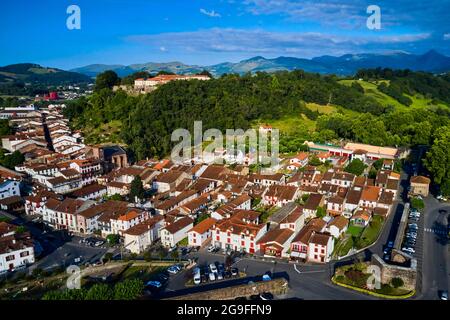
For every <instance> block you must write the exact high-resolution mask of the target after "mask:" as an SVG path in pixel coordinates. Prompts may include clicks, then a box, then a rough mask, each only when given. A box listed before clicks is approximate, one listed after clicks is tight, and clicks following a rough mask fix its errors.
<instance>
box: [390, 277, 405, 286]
mask: <svg viewBox="0 0 450 320" xmlns="http://www.w3.org/2000/svg"><path fill="white" fill-rule="evenodd" d="M391 284H392V286H393V287H394V288H400V287H403V285H404V282H403V279H402V278H398V277H395V278H392V280H391Z"/></svg>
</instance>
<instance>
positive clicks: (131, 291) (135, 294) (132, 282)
mask: <svg viewBox="0 0 450 320" xmlns="http://www.w3.org/2000/svg"><path fill="white" fill-rule="evenodd" d="M143 290H144V283H143V282H142V280H140V279H128V280H125V281H122V282H119V283H117V284H116V285H115V286H114V299H115V300H135V299H137V298H139V297H140V296H141V295H142V292H143Z"/></svg>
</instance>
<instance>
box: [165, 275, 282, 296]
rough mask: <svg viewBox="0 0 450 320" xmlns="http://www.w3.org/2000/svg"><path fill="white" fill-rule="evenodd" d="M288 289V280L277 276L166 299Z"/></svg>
mask: <svg viewBox="0 0 450 320" xmlns="http://www.w3.org/2000/svg"><path fill="white" fill-rule="evenodd" d="M288 289H289V288H288V281H287V280H286V279H284V278H279V279H274V280H271V281H261V282H255V283H252V284H241V285H237V286H232V287H227V288H220V289H215V290H208V291H203V292H198V293H192V294H188V295H184V296H177V297H173V298H169V299H168V300H232V299H235V298H237V297H248V296H251V295H255V294H260V293H263V292H271V293H272V294H274V295H280V294H285V293H286V292H287V291H288Z"/></svg>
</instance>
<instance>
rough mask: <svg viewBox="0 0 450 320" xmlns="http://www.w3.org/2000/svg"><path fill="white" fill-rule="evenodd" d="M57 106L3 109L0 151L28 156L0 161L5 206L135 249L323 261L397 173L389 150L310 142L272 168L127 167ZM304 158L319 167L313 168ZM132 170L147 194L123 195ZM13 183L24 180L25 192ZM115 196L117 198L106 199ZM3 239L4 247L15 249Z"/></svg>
mask: <svg viewBox="0 0 450 320" xmlns="http://www.w3.org/2000/svg"><path fill="white" fill-rule="evenodd" d="M63 109H64V106H63V105H50V106H49V107H48V108H45V109H40V110H37V109H33V110H28V111H27V113H26V115H24V114H21V115H20V116H18V115H13V116H11V117H10V118H9V119H10V123H11V125H12V126H13V127H14V128H15V130H16V134H14V135H12V136H7V137H2V144H3V148H5V149H7V150H8V151H10V152H13V151H16V150H17V151H19V152H21V153H22V154H23V155H24V156H25V162H24V163H23V164H21V165H19V166H17V167H16V168H15V171H13V170H8V169H6V168H1V171H0V173H1V177H2V179H3V180H2V184H1V185H0V203H1V205H2V207H3V206H5V210H12V209H20V206H22V208H23V209H24V211H25V213H26V214H27V215H30V216H36V217H37V218H38V219H41V220H42V221H43V222H44V223H46V224H47V225H48V226H50V227H52V228H55V229H64V230H67V231H68V232H71V233H73V234H77V235H82V236H84V235H86V236H87V235H88V236H98V237H103V238H105V237H107V236H108V235H111V234H114V235H119V236H120V237H121V238H122V240H123V247H124V248H125V249H126V250H128V251H130V252H133V253H136V254H142V253H143V252H145V250H146V249H148V248H149V246H151V245H152V244H153V243H155V242H156V241H160V242H161V244H162V245H163V246H165V247H167V248H172V247H174V246H176V245H177V244H178V243H180V242H181V241H183V243H187V245H189V246H195V247H205V246H214V247H217V248H221V249H223V250H225V251H227V250H233V251H244V252H246V253H249V254H255V255H264V256H270V257H280V258H287V259H295V260H301V261H309V262H317V263H326V262H327V261H329V260H330V258H331V254H332V252H333V250H334V244H335V240H336V239H339V238H340V237H341V236H342V235H343V234H344V233H345V232H346V230H347V228H348V226H349V225H358V226H362V227H365V226H367V225H368V224H369V223H370V221H371V219H372V218H373V217H374V216H375V215H380V216H383V217H386V216H388V215H389V214H390V212H391V210H392V206H393V203H394V201H395V199H396V197H397V192H398V188H399V182H400V175H399V174H398V173H396V172H395V171H394V160H395V159H397V158H399V157H401V156H402V154H401V152H400V151H399V150H397V149H394V148H380V147H375V146H369V145H362V144H347V145H345V146H343V147H336V146H331V145H318V144H313V143H309V142H305V143H306V144H307V145H308V146H309V151H308V152H300V153H299V154H297V155H295V156H293V157H289V158H285V159H281V160H282V161H281V162H280V163H281V164H280V168H279V170H278V172H277V173H274V174H263V173H257V172H250V167H249V166H248V165H245V164H227V165H218V164H210V163H204V162H201V161H198V159H197V160H196V159H192V161H191V163H189V164H175V163H173V162H172V161H171V160H170V159H159V160H158V159H145V160H141V161H138V162H136V163H134V164H130V163H129V161H128V157H127V154H126V152H125V150H124V149H123V148H122V147H120V146H116V145H114V146H89V145H85V144H84V139H83V136H82V135H81V133H80V132H77V131H72V130H71V129H70V127H69V125H68V120H67V119H66V118H65V117H64V116H63ZM312 157H314V158H318V159H319V160H320V163H322V164H324V166H317V165H316V166H312V165H310V160H311V158H312ZM354 159H360V160H361V161H363V162H364V163H366V164H368V165H370V164H371V163H372V162H373V161H374V160H376V159H384V160H383V165H382V168H381V169H380V170H378V172H377V174H376V177H375V178H374V179H370V178H368V176H367V174H365V175H362V176H355V175H354V174H351V173H348V172H345V171H344V170H343V169H344V168H345V166H346V165H347V164H348V163H349V162H350V161H352V160H354ZM325 164H326V166H325ZM324 168H325V169H324ZM136 177H139V178H140V180H141V181H142V185H143V188H144V189H145V190H146V194H147V195H146V196H145V197H144V199H137V198H135V199H130V198H129V197H128V199H127V196H128V195H129V193H130V191H131V184H132V181H133V180H134V179H135V178H136ZM22 184H28V185H30V186H31V187H32V188H31V190H32V191H31V193H29V194H28V195H27V196H25V197H24V198H22V197H21V196H20V185H22ZM115 195H120V196H122V197H123V199H122V200H112V199H110V198H111V197H113V196H115ZM5 199H6V201H5ZM8 199H9V200H8ZM124 199H127V200H128V201H123V200H124ZM13 200H14V201H13ZM11 241H12V240H11ZM8 248H9V249H7V251H8V250H9V251H8V253H10V254H12V252H14V248H15V246H12V245H10V246H9V247H8ZM20 248H23V246H21V247H20ZM11 250H12V251H11ZM18 250H19V249H18ZM20 250H22V249H20ZM32 254H33V253H32V252H31V253H30V255H32ZM32 261H33V259H28V260H27V263H32ZM7 267H8V268H10V266H7Z"/></svg>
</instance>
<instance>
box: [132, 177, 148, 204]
mask: <svg viewBox="0 0 450 320" xmlns="http://www.w3.org/2000/svg"><path fill="white" fill-rule="evenodd" d="M144 193H145V190H144V186H143V184H142V180H141V177H139V176H135V177H134V179H133V181H131V187H130V197H131V199H132V200H135V199H136V198H137V199H140V200H142V199H144Z"/></svg>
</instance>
